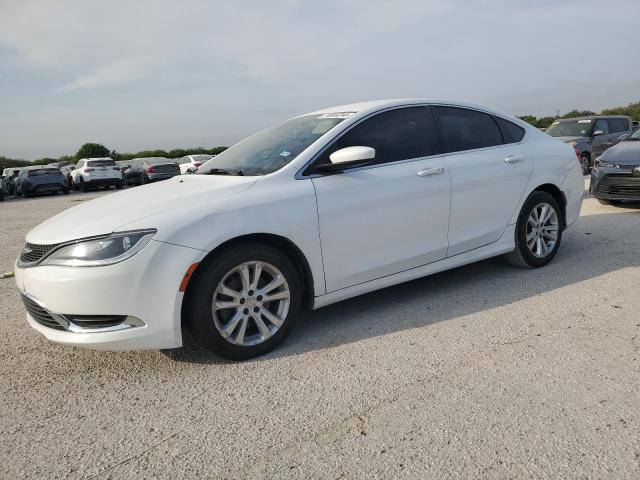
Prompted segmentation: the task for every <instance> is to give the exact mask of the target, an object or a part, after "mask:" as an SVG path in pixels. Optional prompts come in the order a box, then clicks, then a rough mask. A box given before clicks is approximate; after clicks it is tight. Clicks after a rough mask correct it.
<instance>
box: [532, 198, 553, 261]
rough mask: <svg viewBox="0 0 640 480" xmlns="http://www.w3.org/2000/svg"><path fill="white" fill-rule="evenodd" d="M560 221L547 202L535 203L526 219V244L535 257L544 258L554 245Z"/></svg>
mask: <svg viewBox="0 0 640 480" xmlns="http://www.w3.org/2000/svg"><path fill="white" fill-rule="evenodd" d="M559 228H560V222H559V221H558V213H557V212H556V210H555V208H553V207H552V206H551V205H549V204H548V203H539V204H537V205H536V206H535V207H534V208H533V210H531V213H530V214H529V219H528V220H527V237H526V238H527V246H528V247H529V251H530V252H531V253H532V254H533V255H534V256H536V257H537V258H545V257H546V256H547V255H549V254H550V253H551V252H552V251H553V249H554V248H555V246H556V242H557V241H558V231H559Z"/></svg>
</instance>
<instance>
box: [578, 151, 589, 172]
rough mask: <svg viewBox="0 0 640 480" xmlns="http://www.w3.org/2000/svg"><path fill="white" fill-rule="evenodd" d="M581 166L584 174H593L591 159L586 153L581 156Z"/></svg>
mask: <svg viewBox="0 0 640 480" xmlns="http://www.w3.org/2000/svg"><path fill="white" fill-rule="evenodd" d="M580 166H581V167H582V174H583V175H589V173H590V172H591V159H590V158H589V155H587V154H584V153H583V154H582V155H580Z"/></svg>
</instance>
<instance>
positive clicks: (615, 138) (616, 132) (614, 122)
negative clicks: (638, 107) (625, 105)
mask: <svg viewBox="0 0 640 480" xmlns="http://www.w3.org/2000/svg"><path fill="white" fill-rule="evenodd" d="M608 121H609V129H610V130H611V142H612V143H613V145H615V144H616V143H618V142H620V141H621V140H622V139H621V138H620V137H621V136H622V135H624V134H628V133H629V132H630V131H631V125H629V120H627V119H626V118H609V119H608Z"/></svg>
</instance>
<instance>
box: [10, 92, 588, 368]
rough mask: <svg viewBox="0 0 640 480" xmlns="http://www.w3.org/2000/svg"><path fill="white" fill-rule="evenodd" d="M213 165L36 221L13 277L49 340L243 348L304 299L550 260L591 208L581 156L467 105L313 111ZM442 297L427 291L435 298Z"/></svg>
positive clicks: (287, 327) (256, 343)
mask: <svg viewBox="0 0 640 480" xmlns="http://www.w3.org/2000/svg"><path fill="white" fill-rule="evenodd" d="M198 173H199V174H197V175H189V176H182V177H175V178H173V179H171V180H167V181H165V182H161V183H157V184H152V185H145V186H143V187H141V188H136V189H132V190H127V191H124V192H121V193H117V194H113V195H108V196H104V197H101V198H99V199H96V200H93V201H91V202H86V203H83V204H81V205H78V206H76V207H74V208H70V209H68V210H66V211H64V212H62V213H60V214H59V215H57V216H55V217H53V218H51V219H49V220H47V221H45V222H44V223H42V224H41V225H39V226H38V227H36V228H35V229H33V230H32V231H31V232H29V234H28V235H27V238H26V242H27V244H26V246H25V248H24V250H23V251H22V254H21V256H20V258H19V259H18V260H17V263H16V270H15V273H16V275H15V277H16V282H17V286H18V289H19V290H20V292H21V295H22V298H23V301H24V304H25V306H26V310H27V320H28V322H29V324H30V325H31V326H32V327H33V328H35V329H36V330H37V331H39V332H40V333H42V334H43V335H45V336H46V337H47V338H48V339H49V340H52V341H54V342H60V343H64V344H68V345H75V346H84V347H92V348H100V349H109V350H125V349H160V348H175V347H180V346H181V345H182V338H183V335H182V333H183V330H184V329H185V328H189V329H190V330H191V331H192V332H193V334H194V337H195V338H196V339H197V340H199V341H200V342H202V343H203V344H204V345H205V346H207V347H208V348H210V349H211V350H213V351H214V352H216V353H217V354H219V355H221V356H224V357H227V358H232V359H245V358H250V357H253V356H255V355H259V354H262V353H265V352H267V351H269V350H271V349H273V348H274V347H275V346H276V345H278V344H279V343H280V342H282V341H283V339H284V338H285V337H286V336H287V335H288V334H289V332H290V331H291V329H292V328H293V326H294V324H295V322H296V318H297V317H298V315H299V313H300V312H301V311H302V310H304V309H305V308H311V309H316V308H320V307H322V306H324V305H328V304H330V303H334V302H338V301H340V300H344V299H346V298H349V297H353V296H356V295H360V294H363V293H366V292H370V291H372V290H376V289H379V288H384V287H387V286H389V285H394V284H397V283H401V282H406V281H408V280H412V279H415V278H417V277H422V276H425V275H429V274H432V273H435V272H439V271H442V270H447V269H450V268H454V267H458V266H460V265H464V264H467V263H470V262H475V261H477V260H481V259H485V258H488V257H493V256H497V255H506V257H507V259H508V260H510V261H511V262H512V263H514V264H517V265H520V266H523V267H529V268H535V267H542V266H544V265H545V264H547V263H548V262H549V261H551V259H552V258H553V257H554V255H555V254H556V252H557V251H558V248H559V247H560V242H561V240H562V233H563V230H564V229H566V228H567V227H568V226H569V225H571V224H572V223H573V222H575V221H576V219H577V218H578V216H579V213H580V207H581V204H582V196H583V189H584V181H583V177H582V172H581V169H580V164H579V162H578V160H577V158H576V155H575V152H574V151H573V149H572V148H571V147H569V146H568V145H566V144H564V143H562V142H559V141H557V140H556V139H554V138H552V137H550V136H548V135H545V134H544V133H542V132H540V131H538V130H537V129H536V128H534V127H531V126H529V125H528V124H526V123H524V122H522V121H520V120H518V119H517V118H514V117H512V116H510V115H507V114H504V113H500V112H497V111H494V110H491V109H488V108H484V107H480V106H476V105H470V104H463V103H458V102H440V101H429V100H421V99H414V100H393V101H378V102H368V103H359V104H352V105H345V106H340V107H334V108H328V109H325V110H321V111H317V112H313V113H309V114H306V115H301V116H299V117H296V118H293V119H291V120H288V121H286V122H284V123H282V124H280V125H277V126H275V127H273V128H270V129H267V130H264V131H262V132H259V133H257V134H255V135H253V136H251V137H249V138H247V139H246V140H244V141H242V142H240V143H238V144H237V145H235V146H233V147H231V148H230V149H228V150H226V151H225V152H224V153H222V154H220V155H218V156H217V157H215V159H214V160H212V161H210V162H207V163H206V164H205V165H203V166H202V167H200V169H199V172H198ZM426 294H428V293H426Z"/></svg>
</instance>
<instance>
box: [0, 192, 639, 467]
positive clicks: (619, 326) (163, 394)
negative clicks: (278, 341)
mask: <svg viewBox="0 0 640 480" xmlns="http://www.w3.org/2000/svg"><path fill="white" fill-rule="evenodd" d="M96 195H97V194H88V195H85V194H72V195H70V196H67V197H62V196H59V197H49V198H39V199H29V200H9V201H6V202H4V203H3V204H0V212H1V214H2V215H1V217H2V227H1V231H0V239H1V240H2V241H1V245H2V249H1V250H0V269H1V270H2V271H6V270H11V269H12V264H13V260H14V259H15V258H16V257H17V255H18V253H19V251H20V249H21V248H22V245H23V239H24V236H25V234H26V233H27V231H28V230H29V229H30V228H32V227H34V226H35V225H36V224H38V223H39V222H41V221H42V220H44V219H46V218H48V217H49V216H51V215H53V214H55V213H56V212H59V211H61V210H63V209H65V208H67V207H70V206H72V205H74V204H76V202H78V201H84V200H86V199H88V198H91V197H93V196H96ZM639 239H640V209H633V208H614V207H605V206H602V205H600V204H598V203H597V202H596V201H595V200H593V199H587V200H586V201H585V204H584V207H583V213H582V216H581V218H580V220H579V222H578V223H577V224H576V225H575V226H574V227H572V228H571V229H570V230H568V231H567V232H566V235H565V237H564V239H563V245H562V248H561V249H560V252H559V253H558V256H557V257H556V259H555V260H554V262H552V264H550V265H549V266H547V267H545V268H543V269H539V270H534V271H527V270H519V269H516V268H513V267H510V266H508V265H506V264H504V263H503V262H502V261H501V260H499V259H495V260H489V261H485V262H481V263H478V264H475V265H471V266H468V267H464V268H459V269H456V270H454V271H450V272H446V273H442V274H438V275H435V276H432V277H429V278H425V279H421V280H417V281H414V282H411V283H408V284H404V285H400V286H396V287H392V288H388V289H386V290H383V291H380V292H377V293H373V294H369V295H366V296H364V297H360V298H357V299H353V300H349V301H345V302H342V303H340V304H336V305H333V306H330V307H327V308H324V309H321V310H319V311H317V312H314V313H310V314H307V315H305V316H304V319H302V322H301V324H300V325H299V328H298V329H297V330H296V331H295V332H294V334H293V335H292V336H291V337H290V338H289V339H288V340H287V342H286V343H285V344H284V345H283V346H282V347H281V348H279V349H278V350H277V351H275V352H273V353H272V354H270V355H268V356H265V357H262V358H259V359H256V360H253V361H249V362H245V363H236V364H233V363H226V362H223V361H220V360H218V359H217V358H215V357H214V356H211V355H209V354H207V353H205V352H203V351H201V350H198V349H195V348H188V349H184V350H180V351H176V352H174V354H172V355H168V354H166V353H162V352H136V353H109V352H93V351H86V350H80V349H72V348H68V347H63V346H57V345H53V344H50V343H48V342H47V341H46V340H45V339H44V338H43V337H41V336H40V335H39V334H37V333H36V332H35V331H33V330H32V329H31V328H29V327H28V325H27V323H26V321H25V319H24V311H23V307H22V305H21V304H20V301H19V298H18V295H17V293H16V291H15V288H14V283H13V280H12V279H7V280H0V295H1V298H2V302H1V306H2V327H0V328H1V330H0V331H1V333H2V334H1V335H0V394H1V400H2V401H1V402H0V478H3V479H9V478H26V477H30V478H36V477H39V478H87V477H90V478H93V477H98V478H127V479H131V478H143V477H148V478H152V477H153V478H172V479H175V478H187V477H190V478H193V477H196V476H197V477H199V478H238V479H247V478H328V479H337V478H354V479H362V478H421V479H422V478H436V479H442V478H450V477H466V478H471V477H473V478H478V477H499V478H514V477H536V478H548V477H555V478H599V479H602V478H612V479H614V478H615V479H620V478H634V479H637V478H640V375H639V373H640V314H639V313H638V312H640V295H639V294H638V293H639V291H640V246H639ZM69 294H70V295H73V294H82V293H81V292H69Z"/></svg>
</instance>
